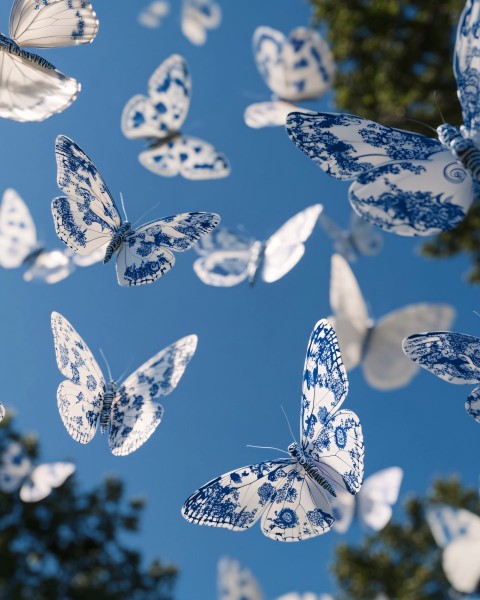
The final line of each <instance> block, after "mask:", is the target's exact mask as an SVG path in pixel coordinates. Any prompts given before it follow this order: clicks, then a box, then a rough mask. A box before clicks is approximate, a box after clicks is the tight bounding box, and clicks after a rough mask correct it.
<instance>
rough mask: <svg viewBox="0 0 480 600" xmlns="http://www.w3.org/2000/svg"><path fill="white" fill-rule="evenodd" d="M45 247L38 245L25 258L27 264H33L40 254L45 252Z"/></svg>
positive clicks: (24, 262)
mask: <svg viewBox="0 0 480 600" xmlns="http://www.w3.org/2000/svg"><path fill="white" fill-rule="evenodd" d="M44 251H45V248H44V247H43V246H36V247H35V248H34V249H33V250H32V251H31V252H30V253H29V254H27V256H26V257H25V258H24V259H23V264H24V265H25V266H31V265H33V264H34V263H35V261H36V260H37V258H38V257H39V256H40V254H43V252H44Z"/></svg>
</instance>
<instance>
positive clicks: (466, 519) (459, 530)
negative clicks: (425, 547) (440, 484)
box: [426, 504, 480, 548]
mask: <svg viewBox="0 0 480 600" xmlns="http://www.w3.org/2000/svg"><path fill="white" fill-rule="evenodd" d="M426 518H427V522H428V525H429V527H430V530H431V532H432V535H433V537H434V539H435V542H436V543H437V545H438V546H439V547H440V548H445V547H446V546H448V545H449V544H450V543H451V542H453V541H454V540H457V539H459V538H464V537H467V538H480V517H479V516H478V515H476V514H474V513H472V512H470V511H469V510H465V509H464V508H456V507H453V506H448V505H446V504H437V505H435V506H432V507H430V508H429V509H428V510H427V514H426Z"/></svg>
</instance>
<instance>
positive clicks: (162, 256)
mask: <svg viewBox="0 0 480 600" xmlns="http://www.w3.org/2000/svg"><path fill="white" fill-rule="evenodd" d="M55 155H56V159H57V183H58V186H59V188H60V189H61V190H62V191H63V192H64V193H65V194H67V196H66V197H65V196H60V197H58V198H54V200H53V201H52V213H53V219H54V223H55V230H56V232H57V235H58V237H59V238H60V239H61V240H62V241H63V242H65V244H67V246H68V247H69V248H71V249H72V250H74V251H75V252H77V253H78V254H79V255H81V256H84V255H89V254H92V253H93V252H95V251H97V250H98V249H99V248H101V249H103V251H104V253H105V257H104V259H103V262H104V263H107V262H108V261H109V260H110V259H111V258H112V257H113V255H114V254H115V253H117V260H116V267H117V279H118V283H119V284H120V285H122V286H130V285H140V284H143V283H152V282H153V281H155V280H156V279H158V278H159V277H161V276H162V275H163V274H164V273H166V272H167V271H169V270H170V269H171V268H172V267H173V265H174V264H175V257H174V255H173V252H172V251H175V252H184V251H185V250H189V249H190V248H191V247H192V246H193V245H194V244H195V243H196V242H197V241H198V240H199V239H200V237H201V236H202V235H205V234H206V233H209V232H210V231H212V229H214V228H215V227H216V226H217V225H218V223H219V222H220V217H219V216H218V215H216V214H215V213H208V212H191V213H181V214H178V215H173V216H171V217H164V218H163V219H158V220H156V221H151V222H150V223H146V224H145V225H142V226H141V227H138V228H136V229H132V226H131V224H130V223H129V222H128V221H122V218H121V217H120V213H119V212H118V210H117V207H116V206H115V202H114V201H113V198H112V195H111V194H110V192H109V190H108V188H107V186H106V184H105V182H104V181H103V179H102V177H101V175H100V173H99V172H98V171H97V169H96V168H95V166H94V165H93V163H92V161H91V160H90V159H89V158H88V156H87V155H86V154H85V153H84V152H83V150H82V149H81V148H80V147H79V146H77V144H75V142H73V141H72V140H70V139H69V138H67V137H65V136H64V135H59V136H58V137H57V139H56V142H55Z"/></svg>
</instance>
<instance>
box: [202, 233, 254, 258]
mask: <svg viewBox="0 0 480 600" xmlns="http://www.w3.org/2000/svg"><path fill="white" fill-rule="evenodd" d="M254 242H255V240H254V239H252V238H249V237H247V236H246V235H244V234H243V233H240V232H239V231H232V230H231V229H227V228H226V227H216V228H215V229H214V230H213V231H211V232H210V233H209V234H207V235H204V236H202V237H201V238H200V239H199V240H198V243H197V244H195V246H194V249H195V252H197V254H200V256H207V255H208V254H210V253H211V252H216V251H217V250H247V251H248V250H250V248H251V246H252V244H253V243H254Z"/></svg>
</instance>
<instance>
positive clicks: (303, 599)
mask: <svg viewBox="0 0 480 600" xmlns="http://www.w3.org/2000/svg"><path fill="white" fill-rule="evenodd" d="M263 598H264V596H263V594H262V592H261V590H260V587H259V585H258V583H257V581H256V579H255V577H254V576H253V575H252V573H251V572H250V571H249V570H248V569H247V568H245V567H243V566H242V565H241V564H240V563H239V562H238V561H237V560H233V559H231V558H226V557H224V558H221V559H220V560H219V561H218V600H263ZM277 600H333V598H332V597H331V596H329V595H328V594H321V595H319V596H318V595H317V594H312V593H309V592H307V593H305V594H298V593H296V592H292V593H289V594H284V595H282V596H280V597H279V598H277Z"/></svg>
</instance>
